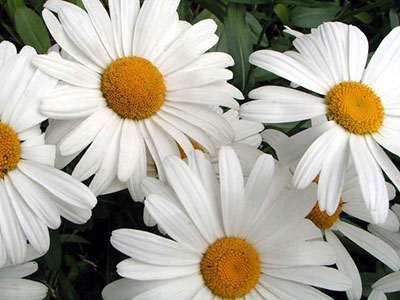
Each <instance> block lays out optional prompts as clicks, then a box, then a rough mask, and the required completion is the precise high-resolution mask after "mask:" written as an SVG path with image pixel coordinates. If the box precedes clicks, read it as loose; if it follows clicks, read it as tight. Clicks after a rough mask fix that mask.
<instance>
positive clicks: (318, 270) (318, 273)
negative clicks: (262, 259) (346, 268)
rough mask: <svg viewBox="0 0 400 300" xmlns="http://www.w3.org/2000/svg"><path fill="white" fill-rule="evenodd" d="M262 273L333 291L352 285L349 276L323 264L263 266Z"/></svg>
mask: <svg viewBox="0 0 400 300" xmlns="http://www.w3.org/2000/svg"><path fill="white" fill-rule="evenodd" d="M263 273H264V274H267V275H269V276H273V277H277V278H281V279H285V280H291V281H296V282H299V283H304V284H308V285H312V286H315V287H320V288H324V289H328V290H334V291H346V290H348V289H350V288H351V287H352V285H353V284H352V282H351V280H350V278H349V277H347V276H346V275H344V274H343V273H341V272H339V271H338V270H336V269H333V268H328V267H323V266H306V267H295V268H281V269H273V268H265V269H263Z"/></svg>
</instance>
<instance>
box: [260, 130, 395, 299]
mask: <svg viewBox="0 0 400 300" xmlns="http://www.w3.org/2000/svg"><path fill="white" fill-rule="evenodd" d="M262 136H263V139H264V141H265V142H267V143H268V144H269V145H270V146H271V147H272V148H274V149H278V148H279V145H280V144H281V143H283V142H285V141H286V140H288V139H289V137H288V136H286V135H285V134H284V133H282V132H280V131H278V130H273V129H268V130H265V131H264V132H263V133H262ZM277 156H278V157H280V152H279V151H277ZM290 168H291V170H292V172H293V170H294V169H296V165H295V164H292V165H291V167H290ZM357 182H358V179H357V172H356V171H355V169H354V166H353V167H349V168H348V170H347V173H346V179H345V183H344V186H343V192H342V195H341V198H340V203H339V206H338V208H337V210H336V211H335V212H334V214H332V215H331V216H329V215H328V214H327V213H326V212H325V211H321V209H320V207H319V205H318V204H319V203H318V197H319V195H318V193H317V192H316V193H314V195H312V199H313V200H314V205H315V206H314V208H313V209H312V211H310V213H309V214H308V215H307V218H308V219H310V220H311V221H312V222H313V223H314V224H315V225H316V226H317V227H318V228H320V229H321V231H322V233H323V235H324V237H325V239H326V240H327V242H328V243H329V244H330V245H331V246H332V247H333V248H334V249H335V251H336V254H337V256H338V261H337V262H336V265H337V267H338V269H339V270H340V271H342V272H343V273H345V274H347V275H348V276H349V277H350V278H351V279H352V281H353V288H352V289H350V290H348V291H346V293H347V297H348V299H350V300H358V299H360V298H361V296H362V283H361V277H360V273H359V271H358V269H357V266H356V264H355V263H354V261H353V259H352V258H351V256H350V254H349V253H348V252H347V250H346V248H345V247H344V245H343V244H342V242H341V241H340V240H339V238H338V237H337V233H340V234H342V235H343V236H345V237H347V238H348V239H350V240H351V241H352V242H354V243H355V244H357V245H358V246H360V247H361V248H363V249H364V250H365V251H367V252H369V253H370V254H371V255H372V256H374V257H375V258H377V259H379V260H380V261H381V262H383V263H384V264H386V265H387V266H388V267H390V268H391V269H392V270H393V271H398V270H399V268H400V257H399V255H398V254H397V252H396V249H395V248H394V247H392V245H391V244H390V243H387V242H386V241H385V239H381V238H379V236H378V235H376V236H375V235H373V234H370V233H369V232H367V231H366V230H364V229H362V228H360V227H358V226H356V225H354V224H352V223H351V222H349V221H347V220H346V221H344V220H343V218H341V216H342V212H345V213H346V214H347V215H349V216H351V217H353V218H357V219H360V220H363V221H365V222H368V223H369V222H372V217H371V214H370V212H369V211H368V209H367V207H366V206H365V203H364V201H363V198H362V195H361V190H360V186H359V185H358V183H357ZM316 184H319V177H316V178H315V179H314V183H312V185H316ZM387 189H388V191H389V199H393V198H394V197H395V195H396V191H395V189H394V187H393V186H392V185H391V184H389V183H387ZM369 226H373V228H378V229H377V230H378V231H385V232H387V235H396V234H397V231H398V230H399V220H398V218H397V216H396V215H395V213H393V212H392V211H391V210H389V214H388V217H387V218H386V221H385V223H384V224H382V225H380V226H378V225H372V224H371V225H369ZM369 228H370V227H369Z"/></svg>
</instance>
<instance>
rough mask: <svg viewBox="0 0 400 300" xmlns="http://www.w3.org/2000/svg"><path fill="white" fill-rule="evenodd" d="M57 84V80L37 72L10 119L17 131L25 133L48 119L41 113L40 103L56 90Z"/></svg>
mask: <svg viewBox="0 0 400 300" xmlns="http://www.w3.org/2000/svg"><path fill="white" fill-rule="evenodd" d="M57 82H58V80H57V79H56V78H53V77H50V76H48V75H47V74H45V73H43V72H42V71H40V70H36V72H35V73H34V75H33V77H32V78H31V80H30V82H29V84H28V85H27V87H26V89H25V92H24V94H23V95H22V97H21V98H20V100H19V102H18V105H17V106H16V107H15V110H14V112H13V114H12V116H11V118H10V124H11V125H12V127H13V128H14V130H15V131H17V132H21V131H25V130H27V129H29V128H31V127H32V126H35V125H38V124H40V123H41V122H42V121H44V120H45V119H47V118H46V117H45V116H44V115H43V114H42V113H41V112H40V111H39V106H40V101H41V98H42V97H43V96H46V95H47V94H49V92H50V91H51V90H53V89H54V87H55V86H56V84H57Z"/></svg>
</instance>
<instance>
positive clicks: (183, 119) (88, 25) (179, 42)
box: [34, 0, 243, 198]
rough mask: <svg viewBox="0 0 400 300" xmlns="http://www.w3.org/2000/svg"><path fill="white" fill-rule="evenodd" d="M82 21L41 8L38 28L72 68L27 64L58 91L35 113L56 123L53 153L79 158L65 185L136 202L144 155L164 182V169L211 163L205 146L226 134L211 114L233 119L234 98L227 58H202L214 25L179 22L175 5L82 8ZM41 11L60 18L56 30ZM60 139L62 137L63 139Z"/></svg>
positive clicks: (165, 1) (48, 60)
mask: <svg viewBox="0 0 400 300" xmlns="http://www.w3.org/2000/svg"><path fill="white" fill-rule="evenodd" d="M82 2H83V4H84V5H85V8H86V11H87V12H86V11H84V10H82V9H81V8H79V7H78V6H75V5H72V4H71V3H68V2H66V1H59V0H49V1H47V2H46V4H45V7H46V8H47V9H45V10H44V11H43V18H44V20H45V22H46V25H47V27H48V29H49V31H50V33H51V34H52V36H53V37H54V39H55V40H56V41H57V43H58V44H59V45H60V47H61V48H62V49H63V51H65V52H67V53H68V54H69V55H70V56H71V57H72V58H73V60H66V59H62V58H60V57H58V58H57V57H50V56H39V57H38V58H36V59H35V60H34V63H35V64H36V65H37V66H38V67H39V68H40V69H41V70H42V71H44V72H46V73H47V74H49V75H51V76H54V77H55V78H57V79H60V80H61V82H62V83H63V85H62V86H60V87H59V88H57V89H55V90H54V91H53V93H52V94H51V95H49V96H48V97H46V98H44V99H43V102H42V106H41V111H42V112H43V113H44V114H45V115H46V116H48V117H50V118H53V119H57V120H63V122H67V123H64V125H60V126H62V128H61V129H60V130H59V132H60V133H62V134H60V135H59V136H58V140H59V142H58V145H57V146H58V148H59V150H60V153H61V154H62V155H64V156H69V155H72V156H77V155H78V154H79V153H80V152H82V151H83V150H84V149H85V148H87V147H88V146H89V147H88V149H87V150H86V153H85V154H84V155H83V157H82V158H81V159H80V161H79V163H78V164H77V166H76V167H75V169H74V172H73V174H72V175H73V176H74V177H76V178H78V179H79V180H85V179H87V178H89V177H90V176H91V175H93V174H95V176H94V178H93V180H92V182H91V184H90V188H91V189H92V191H94V193H95V194H101V193H103V192H104V191H105V190H106V189H107V188H108V187H109V186H110V185H112V184H113V183H114V182H115V180H116V179H119V180H120V181H122V182H127V184H128V188H129V190H130V192H131V194H132V195H133V196H134V198H140V197H139V196H138V195H137V193H138V184H139V183H140V180H141V179H142V178H143V177H145V176H146V175H147V159H146V152H149V153H150V154H151V157H152V159H153V160H154V161H155V164H156V166H157V171H158V176H159V177H160V179H161V180H164V178H165V174H164V170H163V168H162V164H161V162H162V160H163V159H164V157H166V156H167V155H177V156H179V149H178V146H177V145H179V146H180V147H181V148H182V149H183V151H184V152H185V153H189V152H191V151H192V150H193V145H192V144H191V143H190V140H189V138H190V139H192V140H194V141H196V143H198V144H200V145H201V147H203V148H204V149H206V150H207V151H208V152H210V153H214V152H215V149H214V145H213V143H212V141H211V139H210V137H209V136H213V137H214V138H217V139H220V140H222V141H229V140H230V139H231V138H233V130H232V128H231V127H230V125H229V124H228V122H226V121H225V119H224V118H222V117H221V116H220V115H218V114H217V113H216V112H215V111H213V110H211V109H210V108H209V105H211V106H226V107H231V108H236V109H238V103H237V102H236V101H235V100H234V97H235V98H243V96H242V94H241V92H240V91H238V90H237V89H236V88H235V87H233V86H232V85H230V84H228V83H227V80H229V79H231V78H232V72H231V71H229V70H227V69H226V68H227V67H229V66H232V65H233V64H234V62H233V59H232V57H231V56H230V55H228V54H225V53H205V52H206V51H207V50H209V49H210V48H211V47H212V46H213V45H215V44H216V43H217V41H218V36H217V35H216V34H215V33H214V32H215V31H216V29H217V25H216V23H215V22H214V21H213V20H210V19H208V20H203V21H201V22H199V23H197V24H195V25H193V26H192V25H190V24H188V23H187V22H183V21H179V19H178V14H177V12H176V9H177V6H178V4H179V0H146V1H144V3H143V5H142V7H141V8H140V4H139V0H110V1H109V7H110V16H109V15H108V13H107V11H106V10H105V8H104V7H103V6H102V4H101V2H100V1H99V0H83V1H82ZM49 10H51V11H53V12H55V13H57V14H58V18H59V20H58V19H57V18H56V17H55V15H53V14H52V13H51V12H50V11H49ZM66 131H68V132H67V133H66Z"/></svg>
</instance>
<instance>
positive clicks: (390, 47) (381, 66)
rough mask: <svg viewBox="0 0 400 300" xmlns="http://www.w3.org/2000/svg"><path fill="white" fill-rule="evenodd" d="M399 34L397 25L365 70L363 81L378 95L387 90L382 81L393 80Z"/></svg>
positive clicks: (399, 57)
mask: <svg viewBox="0 0 400 300" xmlns="http://www.w3.org/2000/svg"><path fill="white" fill-rule="evenodd" d="M399 36H400V28H398V27H396V28H394V29H393V30H392V31H391V32H390V33H389V34H388V35H387V36H386V37H385V38H384V39H383V41H382V42H381V44H380V45H379V47H378V49H377V50H376V51H375V53H374V55H373V56H372V58H371V60H370V62H369V63H368V66H367V69H366V70H365V73H364V76H363V79H362V82H363V83H365V84H367V85H369V86H371V87H373V89H374V90H375V91H376V92H377V93H378V95H379V94H384V93H385V92H386V90H385V88H383V89H382V88H380V86H381V85H382V84H381V83H384V82H385V81H391V80H393V79H392V78H390V76H391V74H392V72H391V68H396V67H397V66H398V63H399V59H400V56H399V51H398V48H399V45H400V41H399Z"/></svg>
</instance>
